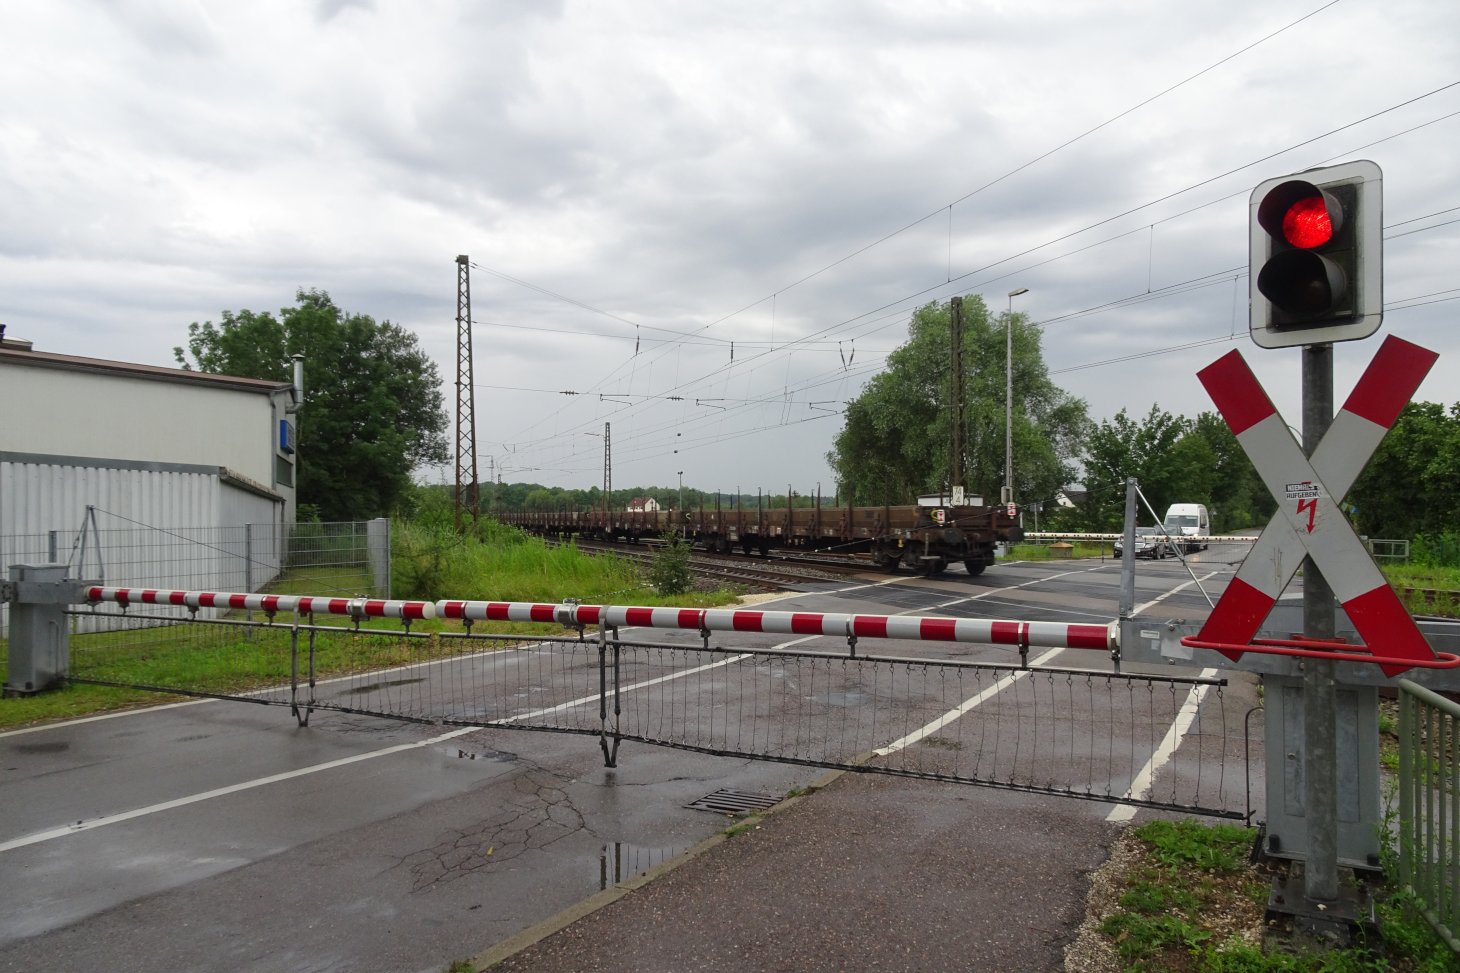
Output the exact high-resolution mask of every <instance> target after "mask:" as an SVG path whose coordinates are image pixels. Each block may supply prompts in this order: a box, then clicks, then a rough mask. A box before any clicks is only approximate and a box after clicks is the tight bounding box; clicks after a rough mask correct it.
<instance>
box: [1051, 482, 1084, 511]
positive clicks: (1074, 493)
mask: <svg viewBox="0 0 1460 973" xmlns="http://www.w3.org/2000/svg"><path fill="white" fill-rule="evenodd" d="M1054 502H1055V505H1056V506H1060V507H1078V506H1080V505H1081V504H1083V503H1084V502H1085V490H1084V489H1082V488H1081V487H1065V488H1064V489H1063V490H1057V491H1055V495H1054Z"/></svg>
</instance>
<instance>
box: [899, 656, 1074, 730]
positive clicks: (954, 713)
mask: <svg viewBox="0 0 1460 973" xmlns="http://www.w3.org/2000/svg"><path fill="white" fill-rule="evenodd" d="M1063 651H1064V649H1062V648H1059V649H1050V650H1049V651H1048V652H1046V653H1044V655H1042V656H1040V657H1039V658H1037V659H1035V660H1034V661H1033V662H1031V663H1029V664H1030V665H1031V666H1038V665H1042V664H1043V663H1045V662H1048V661H1049V660H1050V659H1053V658H1054V657H1055V656H1057V655H1059V654H1060V653H1061V652H1063ZM1029 672H1030V670H1028V669H1016V670H1015V671H1013V672H1011V673H1009V674H1008V675H1007V676H1005V677H1004V678H1002V679H1000V680H999V681H998V682H996V683H994V684H993V685H992V686H990V687H989V688H988V689H985V690H984V691H983V692H981V693H979V694H978V695H977V696H973V697H970V698H969V699H966V700H964V701H963V702H962V703H959V704H958V705H957V706H955V707H953V708H952V709H950V710H949V711H948V712H946V713H944V714H943V715H942V716H940V717H938V718H937V719H936V720H934V721H933V722H931V723H929V724H927V725H926V726H922V727H919V728H918V729H916V730H914V731H913V732H911V733H909V734H908V735H907V736H905V737H903V738H902V739H901V740H894V741H892V742H891V743H889V744H888V745H887V746H885V747H879V748H877V749H876V750H874V751H873V753H875V754H877V756H879V757H885V756H887V755H888V754H889V753H896V752H897V751H899V750H903V749H905V748H907V747H910V746H912V745H913V744H914V743H917V742H918V741H919V740H921V739H922V738H923V737H925V736H928V735H929V734H931V733H936V732H938V731H939V730H941V729H942V728H943V727H945V726H947V725H948V724H949V723H952V722H953V721H954V720H956V719H958V718H959V717H960V716H962V715H964V714H965V713H967V712H968V711H969V710H971V709H973V708H974V707H976V706H978V705H979V704H980V703H983V702H984V701H985V700H988V699H991V698H993V697H994V696H996V695H997V694H999V693H1001V692H1003V691H1004V690H1005V689H1008V688H1009V687H1010V686H1012V685H1014V683H1016V682H1018V681H1019V680H1020V679H1023V678H1024V677H1025V676H1027V675H1029Z"/></svg>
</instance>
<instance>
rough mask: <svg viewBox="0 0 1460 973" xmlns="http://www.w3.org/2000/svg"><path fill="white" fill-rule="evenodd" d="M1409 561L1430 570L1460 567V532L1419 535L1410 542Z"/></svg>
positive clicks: (1451, 531)
mask: <svg viewBox="0 0 1460 973" xmlns="http://www.w3.org/2000/svg"><path fill="white" fill-rule="evenodd" d="M1409 561H1410V563H1411V564H1418V565H1421V566H1423V567H1429V568H1455V567H1460V532H1457V531H1453V530H1447V531H1445V532H1444V533H1442V534H1421V535H1419V536H1418V537H1416V538H1415V539H1414V540H1413V541H1411V542H1410V545H1409Z"/></svg>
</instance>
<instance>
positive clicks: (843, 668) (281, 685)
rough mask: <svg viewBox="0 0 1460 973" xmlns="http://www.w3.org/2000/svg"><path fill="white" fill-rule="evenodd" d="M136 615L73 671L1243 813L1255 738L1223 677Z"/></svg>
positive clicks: (408, 715) (443, 720) (312, 706)
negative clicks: (162, 636) (1234, 719)
mask: <svg viewBox="0 0 1460 973" xmlns="http://www.w3.org/2000/svg"><path fill="white" fill-rule="evenodd" d="M97 614H111V615H113V616H117V615H118V614H119V613H116V612H106V613H102V612H97ZM122 617H125V618H126V619H127V620H126V621H125V622H123V621H117V622H116V623H115V625H116V626H118V627H117V628H116V629H114V630H112V631H108V632H102V633H97V634H95V635H87V636H81V637H76V638H73V640H72V678H73V680H75V681H80V682H101V683H107V684H119V685H133V686H143V687H145V688H152V689H164V690H166V689H172V690H176V691H182V692H186V693H192V694H199V695H233V696H237V697H238V698H242V699H248V700H250V701H254V702H261V703H273V704H282V705H292V706H293V707H295V710H296V713H297V714H299V715H300V718H301V719H307V718H308V715H309V713H311V712H313V711H315V710H333V711H339V712H348V713H364V714H373V715H378V716H382V717H389V718H394V719H403V720H411V721H419V722H426V723H435V724H450V725H463V726H482V727H503V728H507V727H516V728H527V729H538V730H552V731H557V732H566V733H581V734H591V735H596V736H599V737H600V741H601V745H602V746H603V748H604V753H605V756H607V757H608V758H609V759H610V760H612V759H613V758H614V755H615V754H616V753H617V750H618V745H619V742H620V741H623V740H633V741H641V742H645V743H651V744H657V745H661V746H668V747H675V748H679V749H686V750H696V751H701V752H706V753H713V754H721V755H733V756H743V757H750V758H760V759H772V760H777V761H782V762H788V763H798V764H805V765H812V766H824V767H841V768H848V769H854V770H862V771H868V772H878V773H887V774H895V775H900V776H911V777H923V778H932V779H937V780H947V781H955V782H967V783H977V784H984V785H990V786H996V787H1002V788H1010V789H1016V790H1025V791H1034V792H1043V793H1053V794H1060V795H1064V796H1071V797H1079V798H1085V799H1091V800H1103V801H1121V802H1125V803H1136V804H1141V805H1143V806H1152V807H1162V808H1179V809H1182V810H1185V811H1194V812H1197V813H1205V814H1215V815H1220V816H1227V817H1238V816H1241V812H1242V809H1243V797H1244V788H1245V785H1246V778H1245V768H1246V749H1245V747H1246V744H1245V742H1244V741H1243V740H1242V737H1241V734H1240V733H1235V732H1230V728H1229V726H1228V714H1227V712H1226V706H1225V700H1224V696H1223V692H1224V690H1223V687H1224V685H1225V683H1224V682H1222V681H1220V680H1202V679H1182V678H1169V677H1156V676H1144V675H1134V674H1119V673H1110V672H1097V671H1087V670H1066V669H1043V668H1037V669H1031V668H1020V667H1019V666H1010V665H996V664H986V663H970V662H963V661H952V660H938V659H903V658H893V657H886V656H865V655H862V656H853V655H850V654H835V655H833V654H821V653H798V652H784V651H775V650H766V649H763V648H756V649H737V648H733V647H713V646H709V645H665V644H655V643H644V642H627V641H616V640H613V639H612V638H611V637H606V638H605V640H604V642H603V643H599V642H598V641H594V640H592V639H591V638H589V639H578V638H572V637H560V638H533V639H531V640H524V639H523V638H522V637H520V636H493V635H487V634H483V633H480V632H474V633H467V632H460V631H454V632H443V631H436V632H422V631H410V630H401V629H372V628H363V627H362V628H355V627H353V626H349V624H348V623H347V622H346V623H343V624H342V625H341V626H339V627H333V626H322V625H311V624H300V623H298V622H297V621H295V620H292V619H289V620H284V619H275V620H274V622H273V623H264V622H263V621H262V620H254V621H248V620H246V619H219V620H212V621H206V620H201V619H200V620H198V621H195V622H187V621H177V620H169V621H166V622H164V623H163V624H164V625H165V626H166V627H167V629H166V630H167V632H168V635H169V637H171V638H173V639H175V640H176V641H175V642H174V643H173V644H172V646H171V649H172V650H173V651H170V652H164V651H162V650H161V649H160V648H159V646H158V644H157V641H156V640H157V637H158V632H156V631H155V630H154V631H150V632H148V631H141V630H140V629H141V627H143V626H151V627H153V628H154V629H155V627H156V626H157V625H158V619H156V618H155V617H150V616H148V615H147V614H145V613H141V612H136V611H131V612H128V613H126V615H125V616H122ZM127 625H132V626H137V628H132V629H128V628H127V627H126V626H127ZM589 634H590V635H591V634H592V633H589ZM921 644H922V646H923V647H924V648H925V649H927V650H928V651H936V650H937V649H938V647H939V644H938V643H921ZM168 657H171V661H167V662H164V661H162V660H164V659H166V658H168ZM1178 726H1179V727H1180V729H1181V732H1180V733H1176V734H1175V736H1173V733H1174V731H1173V727H1178ZM1158 757H1159V758H1160V759H1158ZM1157 768H1159V769H1157Z"/></svg>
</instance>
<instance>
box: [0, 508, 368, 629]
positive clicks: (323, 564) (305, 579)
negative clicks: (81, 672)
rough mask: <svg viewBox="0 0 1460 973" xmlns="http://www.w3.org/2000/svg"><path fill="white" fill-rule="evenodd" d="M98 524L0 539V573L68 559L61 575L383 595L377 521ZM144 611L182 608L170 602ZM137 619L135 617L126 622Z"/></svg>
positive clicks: (2, 623) (102, 517)
mask: <svg viewBox="0 0 1460 973" xmlns="http://www.w3.org/2000/svg"><path fill="white" fill-rule="evenodd" d="M113 519H115V520H117V521H120V520H121V518H113ZM98 522H102V523H108V522H110V521H109V520H108V515H107V514H106V513H105V512H99V513H98V516H97V518H95V519H88V521H87V525H86V526H84V527H83V528H82V529H81V530H79V531H69V532H63V531H50V532H48V533H46V534H19V535H3V536H0V576H3V575H4V573H5V572H7V571H8V570H9V568H10V566H11V565H13V564H66V565H67V566H68V568H69V570H68V576H69V577H72V578H79V579H85V580H88V581H93V580H94V581H97V582H101V583H105V584H109V585H118V586H125V587H133V588H163V589H183V590H206V591H239V592H255V591H270V592H278V593H296V592H310V593H313V594H325V595H330V594H334V595H349V596H351V597H372V598H388V597H390V524H389V522H388V521H385V520H372V521H346V522H342V523H303V524H241V525H238V526H234V527H152V526H148V525H145V524H137V523H130V522H129V523H126V524H125V525H124V526H108V527H105V528H102V527H99V526H98ZM209 615H211V610H209ZM102 617H103V616H99V615H94V614H90V613H87V614H82V615H78V616H77V622H76V629H75V631H77V632H96V631H103V630H105V626H106V623H105V622H104V621H102V620H101V619H102ZM148 617H150V618H157V617H173V618H184V617H187V613H186V611H184V610H182V609H175V610H169V611H162V612H154V613H152V614H151V615H149V616H148ZM205 617H208V616H206V615H205ZM138 625H139V623H138V622H137V621H136V616H134V619H133V621H131V622H129V623H128V624H127V627H128V628H131V629H135V628H137V627H138ZM8 631H9V612H8V609H6V610H3V611H0V637H4V636H5V635H6V634H7V633H8Z"/></svg>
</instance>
